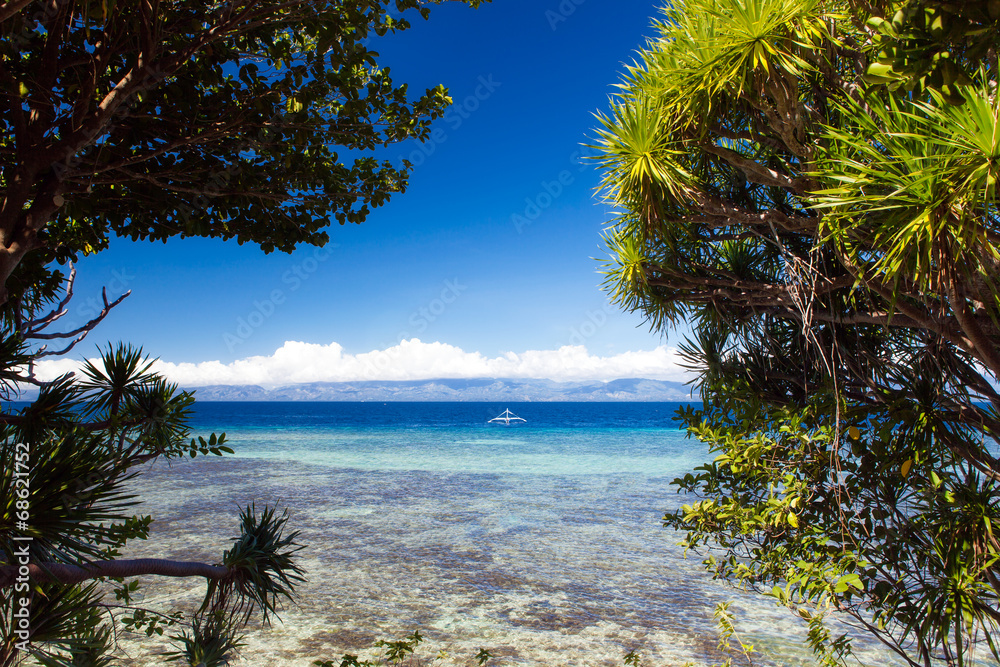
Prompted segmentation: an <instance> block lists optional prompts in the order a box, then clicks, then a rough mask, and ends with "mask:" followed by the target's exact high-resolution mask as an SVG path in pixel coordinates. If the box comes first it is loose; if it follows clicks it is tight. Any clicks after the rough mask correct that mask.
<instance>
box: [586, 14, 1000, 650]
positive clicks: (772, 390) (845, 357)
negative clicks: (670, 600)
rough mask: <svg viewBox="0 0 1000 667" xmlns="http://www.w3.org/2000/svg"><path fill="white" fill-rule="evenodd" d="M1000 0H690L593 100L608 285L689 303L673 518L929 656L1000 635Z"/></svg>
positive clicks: (661, 323) (823, 637)
mask: <svg viewBox="0 0 1000 667" xmlns="http://www.w3.org/2000/svg"><path fill="white" fill-rule="evenodd" d="M998 19H1000V3H996V2H978V3H965V2H945V1H934V0H908V1H906V2H879V1H875V2H854V1H850V2H830V1H823V0H687V1H686V2H677V3H674V4H673V5H672V6H670V7H668V8H667V9H665V10H664V16H663V18H662V19H661V20H660V21H659V23H658V24H657V26H658V30H659V36H658V38H656V39H654V40H652V41H651V42H650V43H649V45H648V47H647V48H646V49H644V50H643V51H642V52H641V53H640V54H639V57H638V62H637V63H636V64H635V65H634V66H633V67H631V68H629V69H628V72H627V74H626V75H625V79H624V81H623V83H622V87H621V91H620V93H619V94H618V95H617V96H616V97H615V98H614V99H612V101H611V108H610V110H609V111H608V112H607V114H603V115H601V116H600V117H599V118H600V127H599V128H598V131H597V132H598V136H597V141H596V149H597V150H598V152H599V154H598V155H597V159H598V160H599V162H600V163H601V166H602V168H603V173H604V194H605V196H606V198H607V199H608V200H609V201H610V203H612V204H613V205H614V206H615V207H617V209H618V211H619V212H620V213H619V215H618V217H617V218H616V219H615V220H614V221H612V223H611V225H610V227H609V229H608V232H607V239H608V245H609V248H610V250H611V260H610V262H609V264H608V266H607V280H606V283H605V286H606V289H607V290H608V292H609V293H610V295H611V296H612V298H613V299H614V300H615V301H616V302H617V303H618V304H620V305H621V306H622V307H623V308H625V309H627V310H633V311H638V312H641V313H643V314H644V315H645V316H646V317H647V318H648V321H649V323H650V324H651V326H652V327H653V329H654V330H659V331H663V330H666V329H667V328H668V326H669V325H671V324H673V323H677V322H680V321H682V320H687V321H688V322H689V323H690V324H691V326H692V332H693V334H692V336H691V337H690V339H689V340H687V341H686V342H685V343H684V344H683V345H682V349H683V351H684V353H685V356H686V359H687V363H688V364H689V365H690V367H691V368H692V369H693V370H695V371H696V372H697V374H698V381H699V383H700V388H701V392H702V395H703V398H704V408H703V409H702V410H697V411H695V410H691V411H688V412H686V414H685V416H686V418H687V421H688V424H689V426H690V430H691V432H692V433H693V434H694V435H696V436H697V437H699V438H700V439H702V440H704V441H706V442H708V443H709V444H710V445H711V446H712V448H713V450H714V451H715V452H716V454H717V455H718V456H717V458H716V459H715V460H714V461H713V462H712V463H710V464H707V465H706V466H704V467H702V468H700V469H699V470H698V471H696V472H695V473H693V474H690V475H687V476H686V477H685V478H683V479H681V480H678V481H677V484H678V486H679V489H680V490H682V491H685V492H688V493H689V494H691V495H692V497H693V499H694V502H692V503H691V504H689V505H687V506H685V507H684V509H683V510H681V511H679V512H677V513H673V514H669V515H668V516H667V517H666V522H667V524H669V525H673V526H675V527H678V528H680V529H681V530H682V531H685V532H686V535H687V540H686V541H687V543H688V544H689V545H691V546H694V547H700V548H708V547H721V551H719V550H709V552H708V553H707V556H708V558H707V560H706V564H707V565H708V566H709V567H710V568H711V569H712V570H713V571H714V572H715V573H716V574H717V575H718V576H720V577H722V578H724V579H727V580H730V581H734V582H739V583H741V584H743V585H748V586H751V587H754V588H757V589H758V590H761V591H764V592H767V593H769V594H771V595H774V596H775V597H776V598H777V599H778V600H779V601H780V602H782V603H784V604H787V605H790V606H793V607H795V608H797V609H799V610H800V612H801V614H802V616H803V618H806V619H807V620H809V627H810V630H809V638H810V642H811V643H812V645H813V647H814V648H815V649H816V651H817V652H818V654H819V655H820V656H822V657H823V660H824V661H826V662H828V663H830V664H834V663H837V662H839V661H840V660H842V659H844V657H845V656H846V655H847V654H848V653H849V651H850V645H849V638H848V637H841V638H833V637H832V636H831V635H830V633H829V631H828V630H826V629H825V626H824V625H823V614H824V613H825V612H826V611H828V610H837V611H839V612H842V613H843V614H846V615H848V617H849V618H851V619H853V622H854V623H855V624H856V625H857V626H859V627H862V628H864V629H865V630H867V631H868V632H870V633H872V634H874V636H876V637H877V638H878V639H880V640H881V641H883V642H885V643H886V645H887V646H889V647H891V648H892V649H893V650H894V651H896V652H897V653H898V654H899V655H900V656H901V657H902V658H904V659H905V660H907V661H908V662H909V663H910V664H914V665H918V664H919V665H931V664H933V663H935V662H936V661H938V660H942V661H947V662H948V663H949V664H962V663H963V662H964V661H965V660H966V659H967V658H968V657H969V656H970V655H971V654H974V653H975V652H976V651H980V652H983V651H989V652H992V654H993V656H994V657H996V658H1000V652H998V645H997V641H996V639H997V632H998V629H1000V535H998V533H997V528H996V526H997V521H998V520H1000V460H998V455H1000V447H998V444H1000V441H998V438H1000V412H998V411H1000V394H998V392H997V380H998V377H1000V247H998V246H1000V224H998V222H1000V220H998V217H997V213H998V212H997V185H996V184H997V180H998V178H1000V99H998V95H997V72H998V63H997V46H998V27H1000V24H998Z"/></svg>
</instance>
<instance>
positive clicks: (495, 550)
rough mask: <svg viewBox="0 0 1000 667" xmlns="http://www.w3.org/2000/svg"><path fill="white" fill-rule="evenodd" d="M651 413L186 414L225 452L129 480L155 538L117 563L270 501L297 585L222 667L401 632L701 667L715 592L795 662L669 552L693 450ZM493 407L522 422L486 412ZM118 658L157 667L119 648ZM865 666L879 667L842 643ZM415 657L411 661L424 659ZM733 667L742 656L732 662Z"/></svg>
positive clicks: (644, 407)
mask: <svg viewBox="0 0 1000 667" xmlns="http://www.w3.org/2000/svg"><path fill="white" fill-rule="evenodd" d="M677 407H678V406H677V404H669V403H639V404H627V403H608V404H590V403H523V404H505V405H499V404H486V403H388V404H382V403H199V404H198V406H197V408H198V409H197V414H196V417H195V420H194V422H193V425H194V428H195V433H196V434H204V435H207V434H208V433H211V432H216V433H222V432H225V433H226V435H227V438H228V440H229V444H230V446H232V447H233V448H234V449H235V450H236V454H235V455H234V456H228V457H225V458H223V459H216V458H214V457H212V458H209V459H204V460H203V459H202V458H201V457H199V458H197V459H194V460H186V461H184V462H181V463H176V464H174V465H173V466H170V467H168V466H166V465H163V464H157V465H156V466H154V467H153V468H152V469H150V470H149V471H147V472H146V473H145V474H144V475H143V476H142V477H141V478H140V479H139V480H138V481H137V483H136V488H137V489H138V490H139V492H140V493H141V495H142V498H143V499H144V503H145V504H144V507H143V509H142V511H144V512H146V513H149V514H152V515H153V516H154V517H155V521H154V523H153V531H152V532H153V534H152V536H151V538H150V540H148V541H147V542H145V543H142V544H140V545H137V546H136V547H135V548H134V550H133V553H132V554H131V555H135V556H154V555H155V556H160V557H172V558H183V559H205V560H211V561H216V560H218V559H219V558H220V557H221V554H222V552H223V551H224V550H225V549H226V548H228V545H229V542H230V539H231V538H232V537H234V536H235V535H236V533H237V526H236V519H237V516H238V513H239V508H240V507H243V506H246V505H247V504H249V503H251V502H253V503H256V504H257V505H258V507H259V506H262V505H277V506H278V507H279V508H282V509H287V511H288V513H289V515H290V520H289V525H290V527H292V528H293V529H295V530H298V531H300V537H299V541H300V542H301V543H302V544H304V545H306V548H305V549H304V550H303V551H302V552H301V560H302V564H303V566H304V567H305V568H306V570H307V575H308V582H307V583H306V584H304V585H302V587H301V588H300V590H299V595H298V599H297V604H296V605H294V606H292V607H289V608H287V609H286V610H285V611H284V612H283V613H282V615H281V621H280V622H277V623H275V624H274V625H273V626H272V627H270V628H259V627H253V628H251V629H250V630H249V631H248V634H247V637H246V639H245V641H246V646H245V648H244V649H243V651H242V654H241V656H242V657H241V661H240V662H239V664H241V665H254V666H257V665H260V666H270V665H302V666H303V667H305V666H306V665H309V664H310V663H311V662H312V661H313V660H315V659H317V658H323V659H334V658H339V657H340V656H342V655H343V654H345V653H359V652H360V653H362V654H363V655H365V654H366V653H365V651H366V649H367V648H368V647H370V646H371V644H372V643H373V642H374V641H375V640H376V639H396V638H400V637H402V636H403V635H404V634H408V633H410V632H412V631H413V630H416V629H419V630H420V632H421V633H422V634H424V635H425V636H426V637H427V642H426V643H425V645H424V646H425V647H426V649H427V650H426V651H424V653H423V655H424V656H426V657H427V658H433V657H434V656H436V655H437V653H438V651H441V650H443V651H446V652H447V657H446V658H443V659H442V660H441V662H440V663H439V664H461V665H468V664H473V660H472V656H473V655H475V653H476V651H477V650H478V649H479V648H480V647H485V648H487V649H489V650H490V651H491V652H492V653H493V654H494V655H496V656H497V658H496V660H494V661H492V662H491V663H490V664H491V665H588V666H589V665H620V664H622V658H623V656H624V655H625V654H626V653H628V652H629V651H632V650H635V651H636V652H637V653H639V654H640V655H641V656H642V657H643V665H648V666H656V665H682V664H685V663H686V662H690V663H692V664H694V665H710V664H716V663H718V662H721V661H722V660H723V658H724V656H723V655H722V654H720V653H719V652H718V650H717V649H716V644H717V642H718V638H717V635H716V634H715V631H714V624H713V622H712V611H713V609H714V607H715V604H716V603H718V602H720V601H725V600H734V601H735V603H734V605H733V607H732V609H733V610H734V611H735V612H736V614H737V627H738V629H739V630H741V632H742V633H743V639H744V641H746V642H748V643H753V644H754V646H755V647H756V648H757V649H758V650H759V651H760V652H761V655H759V656H758V659H757V660H756V661H755V664H762V665H800V664H801V665H805V664H810V662H811V661H810V660H809V659H808V658H809V655H808V653H807V651H806V650H804V649H803V647H802V644H801V639H800V638H801V637H802V636H803V624H802V623H801V622H799V621H796V620H795V619H793V618H792V617H791V616H790V615H789V613H788V612H786V611H784V610H782V609H778V608H776V607H775V606H774V604H773V603H772V602H771V601H770V600H769V599H767V598H761V597H756V596H749V595H743V594H741V593H739V592H738V591H734V590H733V589H731V588H728V587H725V586H723V585H721V584H719V583H717V582H713V581H712V580H711V578H710V577H709V576H708V575H706V574H705V573H704V572H702V570H701V565H700V558H699V557H698V556H697V555H695V554H689V555H688V557H687V558H685V556H684V553H683V550H682V549H680V548H679V547H678V546H677V541H678V536H677V535H676V534H675V533H673V532H671V531H669V530H667V529H665V528H663V527H662V524H661V517H662V515H663V512H664V511H666V510H671V509H674V508H677V507H678V506H680V505H681V504H683V502H685V499H684V498H682V497H680V496H678V495H677V494H676V492H674V491H673V490H672V489H671V487H670V481H671V480H672V479H674V478H675V477H677V476H679V475H683V474H684V473H686V472H689V471H691V470H692V469H693V468H694V467H695V466H697V465H699V464H700V463H702V462H704V461H705V460H706V457H707V455H706V451H705V448H704V446H703V445H701V444H700V443H698V442H697V441H695V440H690V439H686V438H685V437H684V433H683V432H681V431H680V430H678V425H677V423H675V422H674V421H673V416H674V412H675V410H676V408H677ZM505 408H510V409H511V410H512V411H513V412H514V413H516V414H518V415H520V416H521V417H524V418H525V419H527V420H528V421H527V423H525V424H519V425H515V424H512V425H510V426H504V425H497V424H489V423H487V420H489V419H490V418H491V417H495V416H496V415H498V414H499V413H501V412H502V411H503V410H504V409H505ZM203 592H204V584H203V583H199V582H197V581H177V582H174V581H171V580H164V579H157V580H156V582H155V585H153V586H150V587H149V594H148V597H147V598H146V600H145V603H146V604H147V605H148V606H150V607H162V608H165V607H168V606H171V605H173V606H180V607H187V608H190V607H192V606H193V605H195V604H197V602H199V601H200V598H201V595H203ZM123 646H124V648H125V649H126V651H127V652H128V655H129V656H130V660H128V661H126V664H132V665H152V664H161V661H162V659H161V658H158V657H155V656H154V655H152V654H151V653H150V652H149V648H148V644H145V643H141V642H140V643H134V644H133V643H128V642H126V643H125V644H124V645H123ZM859 648H860V649H861V653H862V656H865V655H867V656H868V657H869V658H871V659H870V660H868V661H867V662H868V664H876V665H883V664H892V663H891V662H889V661H888V658H887V656H885V655H884V653H880V652H878V651H877V649H875V648H874V647H868V648H866V646H865V645H860V646H859ZM422 664H426V663H422ZM737 664H739V663H737Z"/></svg>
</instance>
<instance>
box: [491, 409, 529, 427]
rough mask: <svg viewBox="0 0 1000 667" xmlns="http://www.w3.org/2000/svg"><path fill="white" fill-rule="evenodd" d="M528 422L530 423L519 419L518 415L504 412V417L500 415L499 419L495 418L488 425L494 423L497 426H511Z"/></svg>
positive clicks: (508, 411)
mask: <svg viewBox="0 0 1000 667" xmlns="http://www.w3.org/2000/svg"><path fill="white" fill-rule="evenodd" d="M526 421H528V420H527V419H522V418H521V417H518V416H517V415H515V414H514V413H513V412H511V411H510V410H504V411H503V414H502V415H500V416H499V417H494V418H493V419H491V420H490V421H489V422H487V423H491V422H493V423H497V424H508V425H509V424H510V423H511V422H526Z"/></svg>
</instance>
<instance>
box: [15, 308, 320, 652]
mask: <svg viewBox="0 0 1000 667" xmlns="http://www.w3.org/2000/svg"><path fill="white" fill-rule="evenodd" d="M26 296H27V297H29V298H28V299H27V300H25V299H24V298H22V299H21V300H19V301H18V303H19V304H21V305H23V304H25V303H31V304H35V305H44V303H45V302H46V299H45V298H44V295H42V294H41V293H40V292H38V291H32V292H31V293H30V294H29V295H26ZM57 305H60V306H65V302H64V303H61V304H57ZM59 312H60V310H59V309H58V308H57V309H55V310H53V311H51V312H49V313H47V314H41V315H38V316H37V317H35V316H34V315H35V313H34V312H33V311H32V310H30V309H29V310H28V311H26V312H20V313H18V314H17V316H16V317H15V316H13V313H12V309H11V305H10V304H8V305H7V306H6V307H4V309H3V313H2V314H3V316H4V317H3V320H2V321H0V324H2V326H3V338H2V340H3V344H2V346H0V367H2V368H3V369H4V375H3V377H2V378H0V382H2V385H0V391H2V392H3V398H4V400H5V401H6V400H9V399H10V398H11V397H12V396H16V391H17V389H18V388H19V386H20V384H23V383H24V382H26V381H30V380H31V376H30V374H29V369H30V366H31V364H32V363H33V362H34V360H35V359H37V358H38V357H39V356H40V355H43V354H44V351H40V350H39V348H38V347H37V342H38V337H40V336H44V335H45V332H46V331H47V330H48V329H49V326H48V325H49V324H51V323H52V322H53V321H54V319H56V320H57V319H58V318H57V317H54V316H55V315H58V313H59ZM150 365H151V363H150V362H149V361H148V360H146V359H145V358H144V357H143V355H142V352H141V350H137V349H131V348H129V347H127V346H124V345H119V346H117V347H114V348H111V347H109V348H108V349H106V350H104V351H102V353H101V355H100V359H99V360H95V361H93V362H88V363H86V364H85V365H84V366H83V369H82V371H81V373H80V374H79V377H72V376H65V377H62V378H60V379H58V380H55V381H53V382H48V383H41V384H40V387H39V393H38V397H37V399H36V400H34V401H33V402H31V403H30V404H29V405H27V406H25V407H23V408H21V409H10V408H9V409H6V410H3V411H2V412H0V489H2V492H0V665H4V666H7V665H17V664H23V662H24V660H25V659H26V658H28V657H29V656H30V657H31V658H33V659H34V660H36V661H37V662H38V664H42V665H74V666H75V665H110V664H113V661H114V655H115V651H116V649H117V645H116V638H117V637H118V635H119V634H120V632H121V631H122V630H125V631H128V632H131V633H147V634H150V635H152V634H162V633H163V632H164V630H168V631H170V632H172V633H173V634H172V635H171V636H172V638H173V640H174V643H175V644H176V651H175V652H174V654H173V656H172V657H173V658H174V659H176V660H180V661H181V664H189V665H222V664H227V662H228V661H229V660H230V659H231V658H232V657H234V651H235V650H236V649H237V648H238V646H239V644H240V633H241V631H242V629H243V628H244V626H246V624H247V623H248V622H249V621H250V620H251V619H253V618H260V619H261V620H263V621H265V622H267V621H268V620H269V619H270V618H271V616H272V615H273V614H274V613H275V612H276V611H277V610H278V608H279V607H280V605H281V604H282V603H283V602H288V601H289V600H291V599H292V596H293V594H294V591H295V586H296V585H297V584H298V583H299V582H301V581H302V570H301V569H300V568H299V566H298V565H297V563H296V559H295V553H296V551H298V549H299V548H301V547H300V546H299V545H297V544H296V543H295V537H296V533H295V532H289V531H287V530H286V528H285V523H286V520H287V518H286V517H285V516H283V515H280V514H278V513H277V512H276V511H275V509H274V508H271V507H266V506H265V507H263V508H259V509H258V508H256V507H254V506H253V505H251V506H249V507H247V508H245V509H244V510H243V512H242V513H241V515H240V526H239V528H240V530H239V535H238V536H236V537H235V539H234V540H233V543H232V546H231V548H230V549H228V550H227V551H226V552H225V553H223V554H221V557H220V558H219V560H218V561H217V562H213V563H202V562H182V561H174V560H166V559H156V558H128V557H126V556H123V550H124V549H125V548H126V547H127V544H128V542H129V541H131V540H135V539H145V538H146V537H147V536H148V535H149V530H150V524H151V521H152V517H151V516H148V515H142V514H136V513H135V512H136V510H137V508H136V505H138V502H139V498H138V495H137V488H139V487H138V486H137V485H136V484H135V478H136V477H137V476H138V475H140V474H141V472H142V471H143V470H144V469H145V465H146V464H149V463H151V462H153V461H156V460H170V459H175V458H178V457H194V456H197V455H199V454H202V455H211V454H214V455H222V454H223V453H226V452H229V453H231V452H232V450H231V449H229V447H227V446H226V444H225V435H224V434H223V435H221V436H216V435H214V434H213V435H211V436H210V437H208V438H207V439H206V438H205V437H201V436H199V437H197V438H192V437H190V432H189V428H188V426H187V420H188V418H189V416H190V413H191V409H192V405H193V403H194V397H193V395H192V394H190V393H188V392H181V391H178V389H177V387H176V386H174V385H171V384H170V383H168V382H167V381H165V380H164V379H163V378H162V377H159V376H158V375H156V374H155V373H153V372H151V371H150ZM10 405H11V404H8V406H10ZM143 575H157V576H169V577H192V578H203V579H204V580H205V581H206V582H207V584H206V592H205V597H204V601H203V604H202V605H201V607H200V608H199V609H197V610H194V611H192V610H170V609H167V610H164V609H147V608H145V607H143V606H142V605H139V604H137V603H136V601H135V598H136V590H137V588H138V585H139V584H138V579H137V577H139V576H143ZM114 582H118V583H114ZM112 592H113V593H114V596H113V598H112V595H111V593H112ZM181 628H184V629H183V630H182V629H181Z"/></svg>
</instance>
